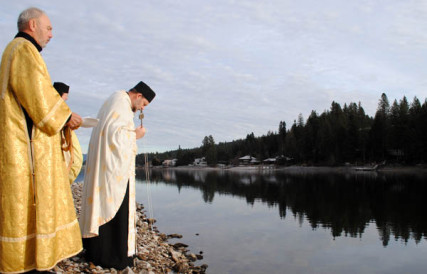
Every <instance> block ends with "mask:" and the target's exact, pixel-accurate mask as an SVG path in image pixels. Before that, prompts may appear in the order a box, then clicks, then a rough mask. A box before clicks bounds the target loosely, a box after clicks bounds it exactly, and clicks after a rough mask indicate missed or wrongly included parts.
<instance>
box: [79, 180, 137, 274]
mask: <svg viewBox="0 0 427 274" xmlns="http://www.w3.org/2000/svg"><path fill="white" fill-rule="evenodd" d="M128 224H129V183H128V186H127V188H126V195H125V197H124V199H123V202H122V205H121V206H120V208H119V210H118V211H117V213H116V216H114V218H113V219H112V220H111V221H109V222H108V223H106V224H104V225H102V226H100V227H99V236H97V237H92V238H83V247H84V249H86V253H85V257H86V260H87V261H89V262H92V263H93V264H95V265H99V266H102V267H104V268H115V269H117V270H121V269H124V268H126V267H127V266H133V258H132V257H128V256H127V251H128V233H129V232H128Z"/></svg>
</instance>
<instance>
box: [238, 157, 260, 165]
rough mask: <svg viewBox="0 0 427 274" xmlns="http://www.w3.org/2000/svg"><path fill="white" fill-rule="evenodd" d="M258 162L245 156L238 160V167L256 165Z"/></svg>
mask: <svg viewBox="0 0 427 274" xmlns="http://www.w3.org/2000/svg"><path fill="white" fill-rule="evenodd" d="M259 163H260V162H259V161H258V160H257V158H255V157H252V156H250V155H246V156H243V157H240V158H239V164H240V165H244V166H246V165H258V164H259Z"/></svg>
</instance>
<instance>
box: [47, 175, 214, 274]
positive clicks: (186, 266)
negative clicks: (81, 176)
mask: <svg viewBox="0 0 427 274" xmlns="http://www.w3.org/2000/svg"><path fill="white" fill-rule="evenodd" d="M82 186H83V185H82V184H81V183H73V184H72V185H71V188H72V191H73V198H74V204H75V206H76V212H77V216H78V217H79V216H80V209H81V197H82ZM154 223H155V220H152V219H148V218H147V216H146V215H145V211H144V207H143V205H141V204H138V205H137V240H136V241H137V242H136V245H137V253H136V256H135V258H134V267H132V268H130V267H128V268H126V269H124V270H122V271H118V270H116V269H114V268H111V269H110V268H105V269H104V268H102V267H100V266H96V265H93V264H92V263H90V262H87V261H86V260H85V259H84V256H83V255H84V253H83V252H82V253H80V254H78V255H77V256H74V257H71V258H68V259H66V260H63V261H61V262H59V263H58V264H57V265H56V266H55V268H54V269H53V271H54V273H112V274H114V273H122V274H126V273H129V274H132V273H143V274H145V273H147V274H149V273H173V272H176V273H205V272H206V268H207V265H201V266H196V265H195V264H194V262H195V261H197V260H199V259H202V258H203V256H202V255H201V254H197V255H196V254H194V253H190V252H189V250H188V249H187V247H188V246H187V245H186V244H183V243H175V244H169V243H168V242H167V241H168V239H171V238H181V237H182V236H181V235H177V234H173V235H165V234H163V233H160V232H159V231H158V230H157V228H156V227H155V226H153V228H152V229H151V226H152V224H154ZM200 253H202V252H200Z"/></svg>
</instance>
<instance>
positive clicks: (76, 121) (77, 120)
mask: <svg viewBox="0 0 427 274" xmlns="http://www.w3.org/2000/svg"><path fill="white" fill-rule="evenodd" d="M81 124H82V117H80V115H78V114H77V113H75V112H73V113H71V118H70V120H69V121H68V123H67V126H69V127H70V128H71V129H72V130H75V129H78V128H79V127H80V125H81Z"/></svg>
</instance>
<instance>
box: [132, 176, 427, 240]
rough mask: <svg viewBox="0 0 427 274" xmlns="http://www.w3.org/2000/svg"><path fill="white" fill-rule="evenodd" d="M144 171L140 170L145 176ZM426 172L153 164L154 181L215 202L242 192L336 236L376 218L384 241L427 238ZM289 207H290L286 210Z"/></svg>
mask: <svg viewBox="0 0 427 274" xmlns="http://www.w3.org/2000/svg"><path fill="white" fill-rule="evenodd" d="M144 176H145V174H144V173H143V172H141V173H138V174H137V177H138V178H139V179H142V180H143V179H144V178H145V177H144ZM426 179H427V177H426V175H425V174H400V173H376V172H375V173H371V172H367V173H329V172H328V173H325V172H323V173H319V172H315V173H310V172H305V173H285V172H269V173H263V174H259V173H237V172H229V171H204V170H191V171H188V170H174V169H159V170H156V169H154V170H153V171H152V176H151V181H152V183H156V182H162V183H166V184H170V185H176V186H177V188H178V189H179V190H180V189H181V188H183V187H191V188H195V189H200V190H201V192H202V195H203V200H204V201H205V202H206V203H211V202H212V201H213V200H214V199H215V194H227V195H232V196H238V197H244V198H245V199H246V201H247V203H248V204H252V205H253V204H254V202H255V201H262V203H265V204H267V205H268V206H269V207H273V206H274V207H277V208H278V210H279V216H280V218H286V212H291V213H292V215H293V217H295V218H298V219H300V220H303V219H306V220H308V221H309V223H310V225H311V227H312V228H313V229H316V228H319V227H322V228H328V229H330V231H331V234H332V237H334V238H335V237H339V236H343V235H345V236H350V237H361V236H362V234H363V233H364V230H365V228H366V227H367V226H368V224H369V223H375V224H376V226H377V229H378V233H379V237H380V239H381V241H382V243H383V245H384V246H387V245H388V243H389V241H390V239H391V238H395V239H400V240H403V241H404V242H405V243H406V242H407V241H408V240H409V239H414V240H415V242H416V243H419V242H420V241H421V240H422V239H423V238H424V239H426V238H427V221H426V218H425V212H426V203H425V200H424V198H425V194H426V193H427V184H426V183H425V182H426ZM287 209H288V210H287Z"/></svg>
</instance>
